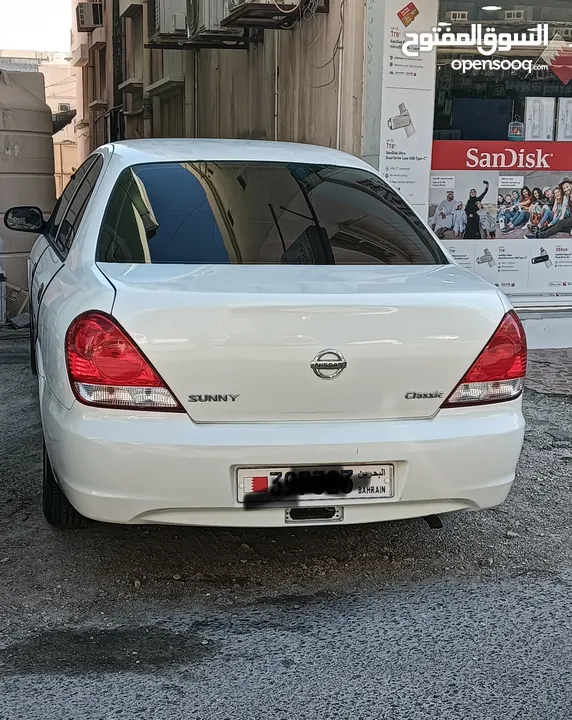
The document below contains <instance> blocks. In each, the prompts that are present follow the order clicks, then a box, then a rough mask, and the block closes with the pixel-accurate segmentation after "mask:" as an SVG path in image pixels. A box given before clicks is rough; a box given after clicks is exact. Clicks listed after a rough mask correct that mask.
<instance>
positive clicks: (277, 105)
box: [274, 30, 280, 140]
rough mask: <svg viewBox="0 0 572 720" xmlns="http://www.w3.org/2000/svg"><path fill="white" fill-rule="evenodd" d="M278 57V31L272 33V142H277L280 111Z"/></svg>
mask: <svg viewBox="0 0 572 720" xmlns="http://www.w3.org/2000/svg"><path fill="white" fill-rule="evenodd" d="M279 56H280V30H275V31H274V140H278V113H279V110H280V90H279V87H278V82H279V80H280V71H279V67H278V62H279Z"/></svg>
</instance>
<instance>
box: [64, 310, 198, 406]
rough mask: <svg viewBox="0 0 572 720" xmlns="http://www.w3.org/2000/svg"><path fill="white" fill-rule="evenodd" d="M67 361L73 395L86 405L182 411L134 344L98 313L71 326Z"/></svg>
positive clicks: (68, 336) (84, 315) (85, 317)
mask: <svg viewBox="0 0 572 720" xmlns="http://www.w3.org/2000/svg"><path fill="white" fill-rule="evenodd" d="M66 360H67V366H68V374H69V378H70V382H71V386H72V388H73V391H74V393H75V395H76V397H77V399H78V400H79V401H80V402H82V403H85V404H86V405H93V406H97V407H113V408H123V409H128V410H167V411H171V412H184V411H183V408H182V407H181V405H180V404H179V403H178V402H177V400H176V399H175V398H174V397H173V394H172V393H171V391H170V390H169V389H168V387H167V386H166V385H165V383H164V382H163V380H161V378H160V377H159V375H158V374H157V372H156V371H155V370H154V369H153V368H152V367H151V365H150V363H149V361H148V360H147V359H146V358H145V356H144V355H143V353H142V352H141V351H140V350H139V349H138V348H137V346H136V345H135V343H134V342H133V340H131V338H129V337H128V335H127V334H126V333H125V332H124V331H123V330H122V329H121V328H120V326H119V325H118V324H117V323H116V322H115V321H114V320H113V319H112V318H110V317H108V316H107V315H104V314H103V313H100V312H87V313H84V314H83V315H80V316H79V317H77V318H76V319H75V320H74V321H73V322H72V324H71V325H70V327H69V328H68V331H67V335H66Z"/></svg>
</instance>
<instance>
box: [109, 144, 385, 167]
mask: <svg viewBox="0 0 572 720" xmlns="http://www.w3.org/2000/svg"><path fill="white" fill-rule="evenodd" d="M108 147H112V148H113V155H114V157H115V158H116V159H121V161H122V163H123V164H125V165H134V164H139V163H147V162H199V161H213V162H216V161H218V162H223V161H225V160H226V161H238V162H247V161H248V160H254V161H258V162H294V163H296V162H299V163H309V164H312V163H314V164H319V165H335V166H341V167H355V168H362V169H364V170H369V171H372V170H373V168H372V167H371V166H370V165H368V164H367V163H365V162H364V161H363V160H360V159H359V158H357V157H354V156H353V155H349V154H347V153H344V152H340V151H339V150H333V149H332V148H328V147H321V146H319V145H305V144H301V143H288V142H273V141H265V140H218V139H190V138H186V139H185V138H183V139H174V138H173V139H171V138H155V139H146V140H123V141H121V142H115V143H110V144H109V145H108Z"/></svg>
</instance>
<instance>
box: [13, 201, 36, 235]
mask: <svg viewBox="0 0 572 720" xmlns="http://www.w3.org/2000/svg"><path fill="white" fill-rule="evenodd" d="M4 225H6V227H7V228H8V229H9V230H16V231H18V232H31V233H37V234H39V233H41V232H42V230H43V229H44V215H43V213H42V211H41V210H40V208H38V207H35V206H33V205H20V206H18V207H13V208H10V209H9V210H7V211H6V212H5V213H4Z"/></svg>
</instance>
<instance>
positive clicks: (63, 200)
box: [45, 155, 96, 245]
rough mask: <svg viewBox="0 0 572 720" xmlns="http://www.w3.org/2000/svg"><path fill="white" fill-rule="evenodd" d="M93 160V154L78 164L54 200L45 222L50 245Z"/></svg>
mask: <svg viewBox="0 0 572 720" xmlns="http://www.w3.org/2000/svg"><path fill="white" fill-rule="evenodd" d="M95 160H96V158H95V157H94V156H93V155H90V157H88V158H87V160H86V161H85V162H84V163H83V164H82V165H80V167H79V168H78V169H77V170H76V171H75V173H74V174H73V175H72V176H71V177H70V180H69V182H68V184H67V185H66V187H65V190H64V191H63V193H62V194H61V195H60V197H59V198H58V200H57V201H56V204H55V205H54V209H53V210H52V214H51V215H50V217H49V220H48V222H47V230H46V231H45V235H46V237H47V238H48V240H49V241H50V243H51V244H52V245H53V244H54V241H55V239H56V237H57V235H58V230H59V229H60V224H61V222H62V220H63V218H64V215H65V214H66V212H67V209H68V207H69V204H70V202H71V201H72V199H73V197H74V195H75V193H76V191H77V189H78V187H79V186H80V184H81V181H82V180H83V178H84V177H85V174H86V173H87V171H88V170H89V168H90V167H91V166H92V165H93V163H94V162H95Z"/></svg>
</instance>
